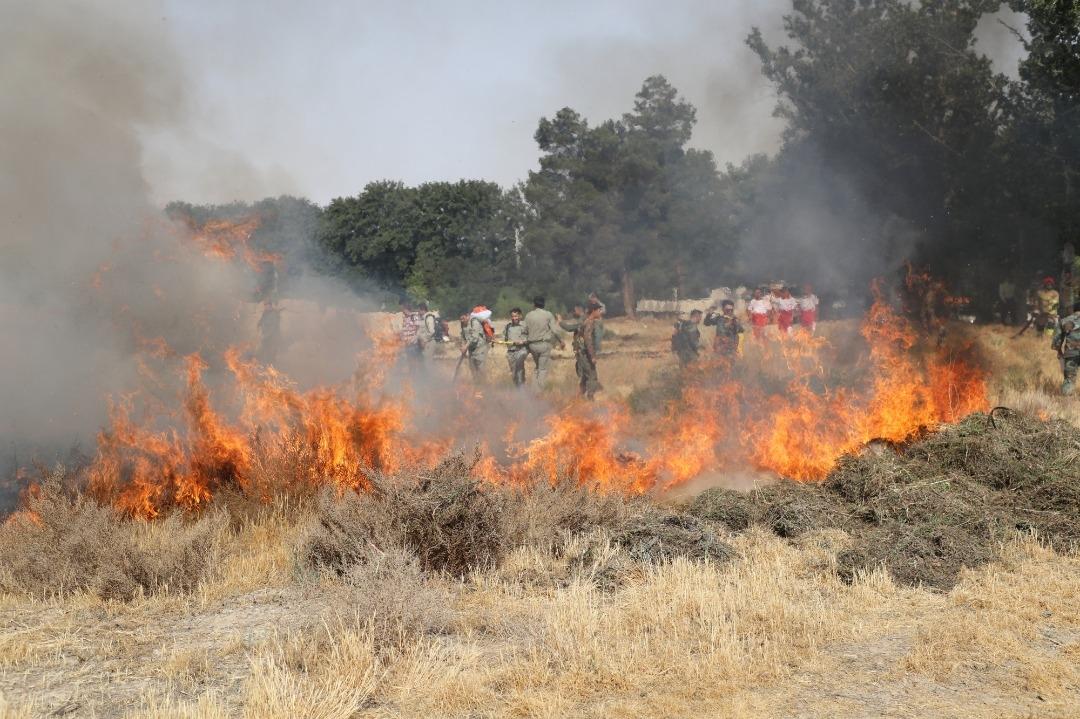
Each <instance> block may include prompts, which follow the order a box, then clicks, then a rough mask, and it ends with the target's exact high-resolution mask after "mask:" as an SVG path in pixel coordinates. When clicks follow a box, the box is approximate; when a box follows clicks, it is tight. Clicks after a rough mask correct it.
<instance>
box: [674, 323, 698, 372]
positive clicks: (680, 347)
mask: <svg viewBox="0 0 1080 719" xmlns="http://www.w3.org/2000/svg"><path fill="white" fill-rule="evenodd" d="M671 351H672V352H674V353H675V356H676V357H678V358H679V364H680V365H681V366H683V367H685V366H686V365H688V364H690V363H691V362H695V361H696V360H697V358H698V357H699V356H700V355H701V310H693V311H691V312H690V319H687V320H679V321H678V322H676V323H675V332H674V333H672V335H671Z"/></svg>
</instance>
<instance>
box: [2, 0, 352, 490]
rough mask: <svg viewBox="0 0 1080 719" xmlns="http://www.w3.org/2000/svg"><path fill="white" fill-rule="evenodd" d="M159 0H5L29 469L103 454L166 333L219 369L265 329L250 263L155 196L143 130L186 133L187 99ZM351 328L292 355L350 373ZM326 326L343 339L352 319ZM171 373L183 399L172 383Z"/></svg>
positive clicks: (15, 376)
mask: <svg viewBox="0 0 1080 719" xmlns="http://www.w3.org/2000/svg"><path fill="white" fill-rule="evenodd" d="M161 10H162V8H161V7H160V6H159V5H158V3H156V2H148V1H147V0H93V1H89V2H88V1H87V0H79V1H78V2H72V1H71V0H55V1H50V2H42V3H27V2H16V3H14V4H12V3H7V4H6V6H5V8H4V12H3V17H4V23H3V24H0V66H2V67H3V68H4V71H3V72H2V73H0V97H3V98H4V100H3V102H2V103H0V167H3V173H2V174H0V223H2V224H0V243H2V244H0V336H2V337H3V338H4V341H3V342H2V343H0V377H2V378H3V380H2V383H0V437H3V439H4V446H3V455H2V459H0V469H10V465H11V463H12V461H13V460H14V455H15V453H16V452H18V453H19V457H18V462H19V464H22V465H25V464H27V463H28V462H29V461H31V460H33V459H41V460H43V461H49V460H50V459H51V458H52V457H53V456H55V453H56V451H57V450H59V449H62V448H64V447H66V446H70V445H71V443H72V442H75V441H78V442H80V443H81V445H82V447H83V449H84V450H89V449H90V448H91V446H92V444H93V436H94V434H95V432H96V431H97V430H98V429H99V428H100V427H101V426H102V425H103V424H104V422H105V420H106V412H107V407H108V405H107V402H106V398H107V397H108V396H117V395H118V394H119V393H123V392H128V391H130V390H132V389H133V388H134V387H136V386H139V385H140V381H139V380H140V378H139V369H140V361H139V360H140V358H141V357H143V356H144V355H145V354H146V350H147V348H148V347H154V346H155V345H154V344H153V343H155V342H157V341H159V340H164V343H165V344H166V345H167V346H168V347H169V348H170V349H171V350H172V351H173V352H174V353H176V354H177V355H184V354H188V353H192V352H201V353H203V355H204V357H206V358H207V361H208V362H209V363H210V364H211V373H213V371H214V369H215V363H216V364H217V365H220V362H221V359H220V358H221V354H222V352H223V351H224V350H225V348H226V347H227V346H229V345H232V344H241V345H243V344H247V345H253V344H254V343H255V342H256V340H257V337H256V330H255V320H256V316H257V312H258V306H257V305H254V304H253V303H252V302H251V289H252V278H251V274H250V272H248V271H246V270H245V269H244V268H243V266H242V265H241V264H240V263H230V262H225V261H221V260H215V259H211V258H208V257H206V256H205V255H204V254H203V253H202V252H201V251H200V249H199V248H198V246H197V245H196V244H194V243H192V242H191V241H190V238H189V237H186V236H185V235H186V234H187V231H186V229H184V228H182V227H180V226H178V225H175V224H172V223H169V222H168V221H167V220H166V219H165V218H164V216H163V215H162V213H161V211H160V208H158V207H156V206H155V205H154V204H153V203H152V202H151V200H150V190H149V188H148V185H147V182H146V180H145V178H144V174H143V158H144V155H143V149H142V146H141V144H140V135H141V134H143V133H145V132H147V131H150V132H152V131H155V130H163V129H164V130H171V129H178V130H180V131H182V129H183V123H184V122H185V119H184V118H185V117H186V116H187V102H188V98H187V96H186V95H185V85H186V81H185V77H184V75H183V72H182V70H181V68H182V63H181V61H180V57H179V55H178V53H177V52H176V51H175V48H173V47H172V45H171V42H170V37H169V35H168V33H167V32H165V27H164V25H163V23H162V12H161ZM234 166H235V162H234V160H233V159H229V162H228V163H227V166H226V168H225V171H226V172H228V171H231V170H232V169H235V167H234ZM208 172H210V173H213V169H212V168H208ZM310 294H311V296H312V297H314V298H316V299H317V300H318V301H319V302H322V303H327V302H333V303H335V304H338V305H340V304H342V302H345V303H346V304H348V305H350V306H355V300H354V299H345V298H346V297H347V293H346V292H344V291H342V290H338V289H337V288H334V287H330V286H328V285H327V284H326V283H325V282H321V281H312V283H311V287H310ZM331 298H332V299H331ZM310 305H311V307H313V308H314V309H313V310H311V311H313V312H315V314H319V313H320V309H319V307H318V305H317V304H315V303H310ZM283 325H284V326H285V328H286V329H287V328H288V327H290V326H292V327H302V328H303V330H304V333H305V337H306V338H307V339H308V340H309V341H312V340H314V339H316V337H313V335H317V333H318V331H319V329H320V327H319V324H318V323H312V322H309V321H304V322H299V321H297V320H296V318H295V317H293V318H292V319H290V318H289V317H286V318H284V320H283ZM352 329H353V330H354V332H353V333H352V335H353V336H351V337H350V336H346V337H341V338H338V339H337V341H335V342H333V343H325V344H324V345H323V346H322V347H321V348H320V350H319V352H318V354H317V356H315V357H312V354H313V353H311V352H308V353H306V354H304V353H294V355H295V361H294V363H293V364H294V365H301V369H303V368H304V367H308V368H311V369H312V372H310V373H309V374H311V375H321V374H323V372H324V371H329V370H333V371H335V372H342V371H343V367H344V368H347V367H348V364H349V362H351V361H352V357H353V353H354V351H355V340H356V337H357V336H358V335H359V334H360V333H359V331H358V328H356V327H355V323H353V326H352ZM328 331H331V332H334V333H340V332H341V331H342V330H341V328H340V322H338V323H337V325H334V324H333V322H331V323H330V324H329V325H328ZM321 339H325V337H322V338H321ZM176 364H177V365H179V364H180V363H179V362H176ZM169 373H170V375H171V374H173V373H172V372H171V371H169ZM301 373H302V372H301ZM344 373H345V376H347V375H348V370H347V369H345V370H344ZM337 376H338V377H340V374H339V375H337ZM162 379H163V380H165V381H164V382H163V383H162V385H161V391H162V393H167V392H168V391H170V390H171V383H170V382H169V380H171V379H173V377H172V376H169V377H164V378H162ZM311 379H312V381H315V380H318V379H319V377H317V376H312V377H311ZM141 384H142V385H143V386H145V385H146V383H145V382H142V383H141ZM162 399H163V400H164V399H167V398H164V397H163V398H162Z"/></svg>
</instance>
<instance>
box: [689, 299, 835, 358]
mask: <svg viewBox="0 0 1080 719" xmlns="http://www.w3.org/2000/svg"><path fill="white" fill-rule="evenodd" d="M820 304H821V301H820V300H819V299H818V296H817V295H815V294H814V289H813V287H811V286H810V285H803V289H802V293H801V294H800V295H799V296H798V297H796V296H794V295H793V294H792V292H791V288H790V287H786V286H783V285H776V286H774V287H772V288H771V289H770V288H765V287H758V288H757V289H755V290H754V292H753V296H752V297H751V298H750V299H749V300H748V301H747V303H746V320H747V322H749V324H750V330H751V333H752V336H753V337H754V338H755V339H758V340H760V339H764V337H765V329H766V328H767V327H768V326H769V325H773V324H774V325H776V329H777V332H778V333H779V336H780V337H781V338H784V337H788V336H790V335H791V333H792V332H793V328H794V326H795V325H796V323H797V324H798V325H799V327H800V328H802V329H803V330H805V331H806V332H809V333H811V334H813V333H814V332H815V331H816V330H817V319H818V306H819V305H820ZM702 324H704V325H705V326H706V327H716V334H715V335H714V337H713V350H714V351H715V352H716V353H717V354H718V355H720V356H731V355H734V354H736V353H737V352H738V351H739V339H740V337H739V336H740V335H741V334H743V333H744V332H745V330H744V329H743V326H742V323H741V322H740V321H739V318H738V317H737V316H736V314H735V302H734V301H733V300H723V301H722V302H721V303H720V312H719V313H717V312H716V311H715V310H710V311H709V312H708V314H705V313H703V312H702V311H701V310H693V311H691V312H690V318H689V319H686V320H680V321H678V322H676V323H675V333H674V334H673V335H672V337H671V350H672V352H674V353H675V356H676V357H678V359H679V363H680V364H682V365H687V364H690V363H691V362H694V361H696V360H697V359H698V358H699V357H700V355H701V329H700V326H701V325H702Z"/></svg>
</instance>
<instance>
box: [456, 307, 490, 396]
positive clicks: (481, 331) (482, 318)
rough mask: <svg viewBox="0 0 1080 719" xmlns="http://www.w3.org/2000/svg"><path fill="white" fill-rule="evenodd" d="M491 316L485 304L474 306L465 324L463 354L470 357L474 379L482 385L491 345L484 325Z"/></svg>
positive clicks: (470, 369) (470, 366) (470, 368)
mask: <svg viewBox="0 0 1080 719" xmlns="http://www.w3.org/2000/svg"><path fill="white" fill-rule="evenodd" d="M490 317H491V310H489V309H487V308H486V307H483V306H478V307H475V308H473V311H472V312H471V313H470V314H469V315H468V322H467V324H466V325H465V333H464V335H463V336H462V343H461V344H462V346H461V354H463V355H466V356H468V358H469V371H470V372H472V378H473V381H474V382H475V383H476V384H478V385H481V384H483V383H484V363H485V362H486V361H487V355H488V349H489V348H490V347H491V338H490V336H489V335H488V333H487V331H486V329H485V327H484V325H485V323H486V322H487V320H488V319H489V318H490Z"/></svg>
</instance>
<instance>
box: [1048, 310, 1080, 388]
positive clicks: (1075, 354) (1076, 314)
mask: <svg viewBox="0 0 1080 719" xmlns="http://www.w3.org/2000/svg"><path fill="white" fill-rule="evenodd" d="M1051 346H1052V347H1053V348H1054V350H1055V351H1056V352H1057V353H1058V357H1060V358H1061V366H1062V371H1063V373H1064V375H1065V381H1064V382H1062V384H1061V393H1062V394H1065V395H1069V394H1072V392H1073V387H1074V385H1075V384H1076V373H1077V370H1078V369H1080V302H1075V303H1073V307H1072V314H1070V315H1069V316H1068V317H1063V318H1062V319H1061V322H1059V323H1058V325H1057V328H1056V329H1055V330H1054V339H1053V340H1052V341H1051Z"/></svg>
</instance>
